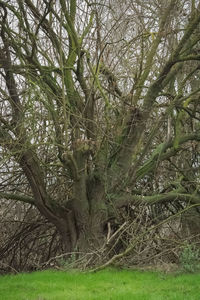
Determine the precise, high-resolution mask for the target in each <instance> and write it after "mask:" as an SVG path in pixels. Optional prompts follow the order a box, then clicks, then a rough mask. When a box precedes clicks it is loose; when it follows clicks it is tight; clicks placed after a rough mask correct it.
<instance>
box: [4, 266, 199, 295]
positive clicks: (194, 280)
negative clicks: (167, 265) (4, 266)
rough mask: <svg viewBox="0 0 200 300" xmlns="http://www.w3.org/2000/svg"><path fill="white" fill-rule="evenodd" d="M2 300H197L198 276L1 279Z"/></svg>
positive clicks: (54, 274) (49, 274)
mask: <svg viewBox="0 0 200 300" xmlns="http://www.w3.org/2000/svg"><path fill="white" fill-rule="evenodd" d="M0 299H1V300H33V299H34V300H67V299H69V300H79V299H80V300H82V299H87V300H95V299H98V300H109V299H113V300H117V299H120V300H121V299H124V300H127V299H128V300H131V299H136V300H140V299H141V300H158V299H159V300H162V299H163V300H166V299H171V300H175V299H177V300H178V299H180V300H184V299H188V300H199V299H200V274H185V275H164V274H160V273H153V272H142V271H126V270H123V271H120V270H105V271H101V272H98V273H94V274H92V273H87V274H83V273H78V272H71V273H70V272H58V271H43V272H34V273H30V274H19V275H10V276H9V275H6V276H1V277H0Z"/></svg>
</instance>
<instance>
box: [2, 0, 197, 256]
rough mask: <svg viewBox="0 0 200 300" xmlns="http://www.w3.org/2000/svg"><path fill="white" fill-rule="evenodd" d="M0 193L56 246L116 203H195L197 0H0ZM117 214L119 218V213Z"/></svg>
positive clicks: (77, 236)
mask: <svg viewBox="0 0 200 300" xmlns="http://www.w3.org/2000/svg"><path fill="white" fill-rule="evenodd" d="M0 13H1V16H0V20H1V21H0V22H1V29H0V36H1V41H0V78H1V79H0V80H1V87H0V142H1V146H0V155H1V160H0V164H1V166H0V174H1V181H0V197H1V201H2V203H5V201H13V200H15V201H19V202H23V203H28V204H29V205H31V206H34V207H35V208H36V209H38V211H39V212H40V213H41V214H42V215H43V216H44V217H45V218H47V219H48V220H49V221H50V222H51V223H52V224H54V225H55V226H56V228H57V229H58V231H59V233H60V235H61V236H62V240H63V245H64V246H63V247H64V248H63V249H64V251H73V250H74V249H79V250H88V249H90V248H93V247H98V246H99V245H101V244H102V241H103V240H104V239H105V230H106V229H105V228H106V224H108V222H109V220H119V219H120V213H119V212H120V210H121V209H122V208H124V207H128V206H130V205H131V206H132V207H135V208H136V207H138V206H141V205H142V206H145V205H146V206H148V207H154V209H156V211H157V212H158V214H161V213H166V214H167V215H168V214H169V213H171V212H173V211H175V212H177V211H179V210H180V209H182V208H183V207H185V206H186V205H188V204H191V205H196V206H198V205H200V191H199V183H200V181H199V141H200V126H199V119H200V101H199V96H200V88H199V74H200V73H199V72H200V71H199V70H200V64H199V60H200V24H199V23H200V2H199V1H197V0H184V1H177V0H170V1H161V0H151V1H140V0H136V1H129V0H127V1H114V0H113V1H112V0H110V1H109V0H104V1H94V2H93V1H91V0H85V1H79V0H77V1H76V0H70V1H63V0H59V1H54V0H50V1H45V0H41V1H35V0H32V1H31V0H24V1H21V0H13V1H12V0H11V1H0ZM119 222H120V221H119Z"/></svg>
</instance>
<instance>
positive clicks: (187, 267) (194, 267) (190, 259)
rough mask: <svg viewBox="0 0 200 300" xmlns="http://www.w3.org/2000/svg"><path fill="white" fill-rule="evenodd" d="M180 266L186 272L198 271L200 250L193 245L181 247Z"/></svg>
mask: <svg viewBox="0 0 200 300" xmlns="http://www.w3.org/2000/svg"><path fill="white" fill-rule="evenodd" d="M180 265H181V267H182V269H183V270H184V271H186V272H190V273H194V272H197V271H199V270H200V250H199V249H198V248H197V247H196V246H195V245H194V244H186V245H184V246H183V247H182V251H181V253H180Z"/></svg>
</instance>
